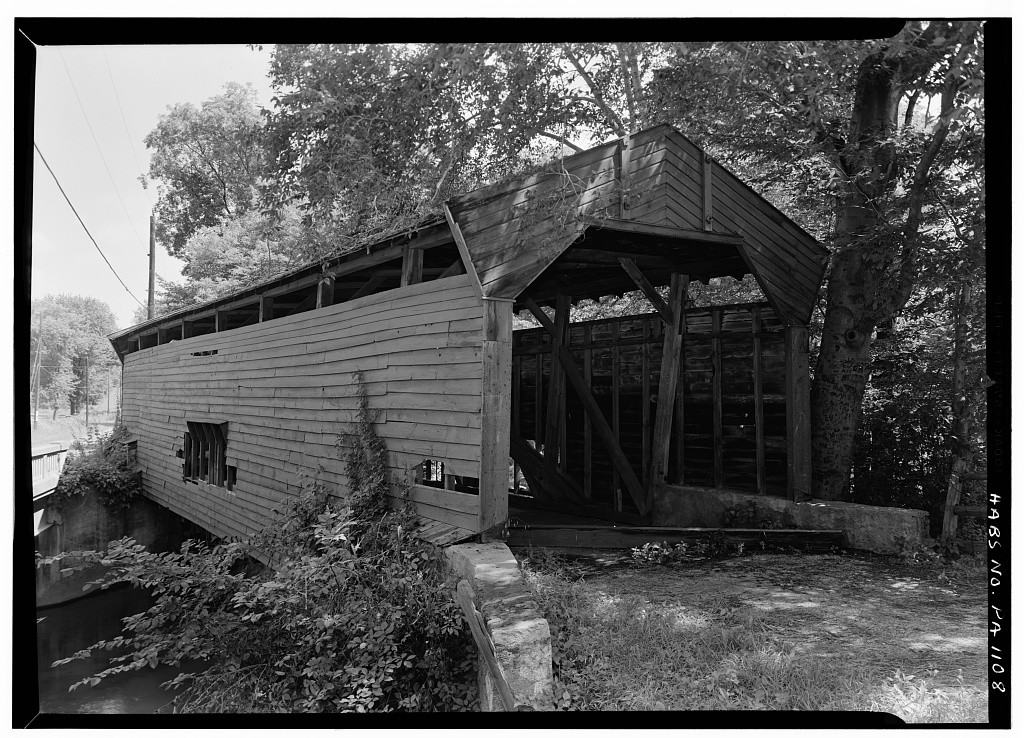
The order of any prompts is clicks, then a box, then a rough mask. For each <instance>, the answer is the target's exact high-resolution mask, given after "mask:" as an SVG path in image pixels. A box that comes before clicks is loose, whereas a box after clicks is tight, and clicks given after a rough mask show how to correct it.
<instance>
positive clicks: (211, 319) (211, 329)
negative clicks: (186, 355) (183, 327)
mask: <svg viewBox="0 0 1024 738" xmlns="http://www.w3.org/2000/svg"><path fill="white" fill-rule="evenodd" d="M189 325H190V326H191V332H190V333H189V336H190V337H192V338H194V337H196V336H206V335H209V334H210V333H216V332H217V318H216V317H215V316H213V315H208V316H206V317H205V318H198V319H196V320H193V321H190V322H189Z"/></svg>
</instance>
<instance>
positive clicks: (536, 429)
mask: <svg viewBox="0 0 1024 738" xmlns="http://www.w3.org/2000/svg"><path fill="white" fill-rule="evenodd" d="M534 363H535V364H536V365H537V367H536V371H537V374H536V377H537V381H535V382H534V383H533V443H534V446H535V447H536V448H537V449H538V450H539V449H540V445H541V444H542V443H543V442H544V419H543V417H542V416H541V413H540V409H541V406H542V405H543V403H544V354H542V353H539V352H538V353H536V354H534Z"/></svg>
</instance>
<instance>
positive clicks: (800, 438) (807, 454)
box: [786, 325, 811, 502]
mask: <svg viewBox="0 0 1024 738" xmlns="http://www.w3.org/2000/svg"><path fill="white" fill-rule="evenodd" d="M809 383H810V378H809V377H808V372H807V328H806V327H804V326H802V325H787V326H786V472H787V473H786V492H787V495H788V496H789V499H791V500H793V501H795V502H799V501H800V500H805V499H807V498H809V497H810V496H811V393H810V388H809Z"/></svg>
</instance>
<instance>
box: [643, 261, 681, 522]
mask: <svg viewBox="0 0 1024 738" xmlns="http://www.w3.org/2000/svg"><path fill="white" fill-rule="evenodd" d="M689 283H690V280H689V278H688V277H687V276H686V275H685V274H673V275H672V283H671V287H670V288H669V290H670V291H669V300H670V301H671V307H670V310H671V314H672V322H671V324H669V325H668V326H666V327H665V335H664V340H663V341H662V349H661V379H660V381H659V383H658V406H657V408H656V410H655V415H654V438H653V447H652V449H651V475H650V478H649V480H648V484H647V502H648V505H650V504H651V503H652V502H653V495H654V485H655V484H659V483H661V482H663V481H665V480H666V479H667V478H668V463H669V453H668V452H669V445H670V442H671V439H672V415H673V413H674V411H675V406H676V384H677V382H678V381H679V360H680V356H681V353H682V352H681V351H680V349H681V348H682V344H683V341H682V330H681V326H682V322H683V311H684V305H685V303H686V291H687V287H688V286H689Z"/></svg>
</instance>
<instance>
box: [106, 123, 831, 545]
mask: <svg viewBox="0 0 1024 738" xmlns="http://www.w3.org/2000/svg"><path fill="white" fill-rule="evenodd" d="M826 262H827V253H826V251H825V249H824V248H823V247H822V246H821V245H820V244H819V243H818V242H817V241H815V239H814V238H812V237H811V236H810V235H808V234H807V233H806V232H805V231H804V230H803V229H801V228H800V227H799V226H797V225H796V224H795V223H793V222H792V221H791V220H789V219H788V218H787V217H786V216H785V215H783V214H782V213H781V212H779V211H778V210H777V209H775V208H774V207H772V206H771V205H770V204H769V203H768V202H767V201H765V200H764V199H763V198H761V197H760V196H758V195H757V194H756V193H755V192H754V191H753V190H751V189H750V188H749V187H747V186H746V185H744V184H743V183H742V182H741V181H740V180H738V179H737V178H736V177H735V176H734V175H733V174H731V173H730V172H728V171H727V170H726V169H725V168H724V167H722V166H721V165H719V164H718V163H716V162H715V161H713V160H712V159H711V158H710V157H709V156H707V155H706V154H705V153H704V152H703V151H702V150H701V149H700V148H698V147H697V146H695V145H694V144H693V143H692V142H690V141H689V140H687V139H686V138H685V137H684V136H682V135H681V134H680V133H678V132H677V131H675V130H674V129H672V128H671V127H668V126H658V127H655V128H652V129H649V130H646V131H643V132H641V133H638V134H635V135H633V136H631V137H628V138H626V139H622V140H616V141H613V142H611V143H607V144H604V145H602V146H598V147H596V148H593V149H590V150H588V151H585V152H582V153H579V154H576V155H574V156H570V157H565V158H562V159H558V160H556V161H554V162H551V163H550V164H549V165H548V166H545V167H544V168H543V169H542V170H541V171H539V172H536V173H533V174H530V175H525V176H521V177H518V178H515V179H511V180H508V181H503V182H499V183H496V184H492V185H488V186H486V187H482V188H480V189H477V190H474V191H473V192H469V193H467V194H464V195H460V196H458V197H455V198H453V199H451V200H449V201H448V202H447V203H446V205H445V208H444V218H443V219H441V218H438V219H436V220H434V221H431V222H427V223H424V224H423V225H421V226H420V227H419V228H417V229H414V230H411V231H405V232H402V233H399V234H395V235H393V236H390V237H387V238H382V239H380V240H379V241H378V242H377V243H374V244H372V245H370V246H368V247H363V248H360V249H359V250H357V251H353V252H348V253H342V254H340V255H338V256H336V257H334V258H331V259H329V260H327V261H324V262H323V263H320V264H315V265H310V266H308V267H305V268H302V269H298V270H295V271H293V272H290V273H288V274H286V275H284V276H281V277H279V278H277V279H275V280H273V281H270V282H266V283H264V284H260V285H258V286H255V287H252V288H249V289H246V290H244V291H240V292H237V293H235V294H232V295H229V296H226V297H224V298H221V299H219V300H216V301H213V302H209V303H206V304H202V305H197V306H194V307H190V308H187V309H184V310H180V311H178V312H176V313H173V314H170V315H165V316H163V317H160V318H157V319H154V320H150V321H147V322H145V323H142V324H140V325H136V326H133V327H131V328H129V329H127V330H123V331H120V332H118V333H115V334H113V335H112V336H111V341H112V343H113V344H114V347H115V349H116V351H117V353H118V355H119V356H120V357H121V359H122V360H123V365H124V366H123V384H122V387H123V390H122V391H123V399H122V401H123V406H122V407H123V418H124V422H125V424H126V425H127V427H128V429H129V430H130V432H131V434H132V435H133V437H134V438H135V440H136V443H137V459H138V462H139V464H140V466H141V468H142V472H143V480H144V489H145V494H146V495H147V496H149V497H151V498H152V499H153V500H155V501H157V502H159V503H160V504H162V505H164V506H165V507H167V508H169V509H171V510H172V511H174V512H176V513H178V514H179V515H181V516H183V517H185V518H187V519H190V520H192V521H193V522H195V523H197V524H199V525H201V526H203V527H204V528H206V529H208V530H210V531H211V532H213V533H214V534H215V535H218V536H240V537H245V536H247V535H250V534H251V533H253V532H254V531H255V530H257V529H258V528H259V527H261V526H262V525H263V524H264V523H265V522H267V521H268V520H269V519H270V517H271V516H272V515H273V511H274V510H275V509H280V508H281V506H282V503H283V502H285V501H286V499H287V498H288V497H289V496H291V495H295V494H297V493H298V491H299V489H300V483H301V480H302V477H303V475H310V474H314V473H317V469H318V467H319V468H320V471H319V474H320V478H321V479H323V480H324V481H325V482H327V483H328V484H329V485H330V486H331V487H332V488H333V490H335V493H336V494H338V495H339V496H344V495H345V493H346V481H345V477H344V474H343V472H342V469H343V461H342V459H341V458H339V454H338V452H337V449H336V441H337V439H338V437H339V435H341V434H344V433H345V432H347V431H349V430H350V429H351V427H352V425H351V424H352V421H353V420H354V418H355V414H356V410H357V405H358V398H357V393H356V387H355V383H354V381H355V380H354V377H355V375H356V373H357V372H360V373H361V374H362V377H363V381H364V386H365V388H366V391H367V393H368V395H369V402H370V406H371V408H373V409H374V410H375V411H376V412H377V425H376V428H377V431H378V433H379V435H380V436H381V438H382V439H383V440H384V441H385V443H386V445H387V447H388V451H389V459H390V462H389V463H390V465H391V468H392V470H393V472H394V474H395V475H396V476H397V477H398V478H400V479H403V480H405V481H406V482H408V483H409V485H410V497H411V499H412V500H413V501H414V503H415V505H416V507H417V510H418V512H419V514H420V516H421V517H422V519H423V521H424V526H423V529H422V531H421V533H422V534H423V535H425V536H427V537H429V538H431V539H432V540H434V541H436V542H439V543H442V544H444V543H452V542H455V541H458V540H462V539H465V538H468V537H470V536H472V535H475V534H477V533H481V532H484V531H487V530H489V529H492V528H494V527H495V526H500V525H502V524H503V523H505V522H506V520H507V518H508V510H509V504H510V499H511V500H512V504H513V505H520V504H522V505H535V506H540V507H546V508H550V509H556V510H561V511H563V512H566V513H570V514H579V515H586V516H589V517H601V518H604V519H609V520H625V521H642V522H644V523H648V524H655V525H657V524H659V523H660V522H662V520H660V518H662V517H664V515H665V511H667V510H671V509H672V507H673V505H674V501H676V500H680V499H683V498H684V497H685V495H687V494H688V492H687V490H688V489H696V488H698V487H699V488H702V489H704V490H705V491H706V490H707V489H708V488H711V489H721V490H746V491H750V492H752V493H758V494H761V495H776V496H781V497H788V498H789V499H793V500H798V499H803V498H805V497H806V496H808V494H809V486H810V440H809V439H810V436H809V425H808V424H809V413H808V404H809V394H808V393H809V389H808V373H807V328H806V327H807V321H808V318H809V316H810V313H811V309H812V306H813V304H814V301H815V298H816V295H817V291H818V287H819V284H820V281H821V278H822V274H823V272H824V270H825V265H826ZM748 273H750V274H753V275H754V277H755V278H756V279H757V282H758V284H759V285H760V287H761V290H762V292H763V294H764V296H765V298H766V301H764V302H759V303H755V304H742V305H720V306H713V307H702V308H695V307H691V306H688V305H687V297H686V296H687V292H688V290H687V286H688V284H689V282H690V281H696V280H701V281H706V280H708V279H710V278H713V277H719V276H728V275H732V276H737V277H741V276H743V275H745V274H748ZM663 287H667V288H668V291H667V293H666V292H665V291H664V290H659V289H658V288H663ZM638 289H639V290H642V291H643V293H644V294H645V295H647V298H648V299H649V300H650V302H651V311H650V312H648V313H644V314H639V315H633V316H628V317H621V318H611V319H604V320H596V321H589V322H572V321H571V320H570V306H571V305H572V304H573V303H575V302H578V301H580V300H583V299H590V298H599V297H601V296H604V295H611V294H622V293H624V292H627V291H633V290H638ZM666 294H667V297H666V296H664V295H666ZM545 308H548V310H545ZM514 313H523V314H524V315H526V314H531V315H533V316H534V318H535V319H536V321H537V322H539V324H540V327H539V328H533V329H527V330H521V331H513V314H514Z"/></svg>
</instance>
